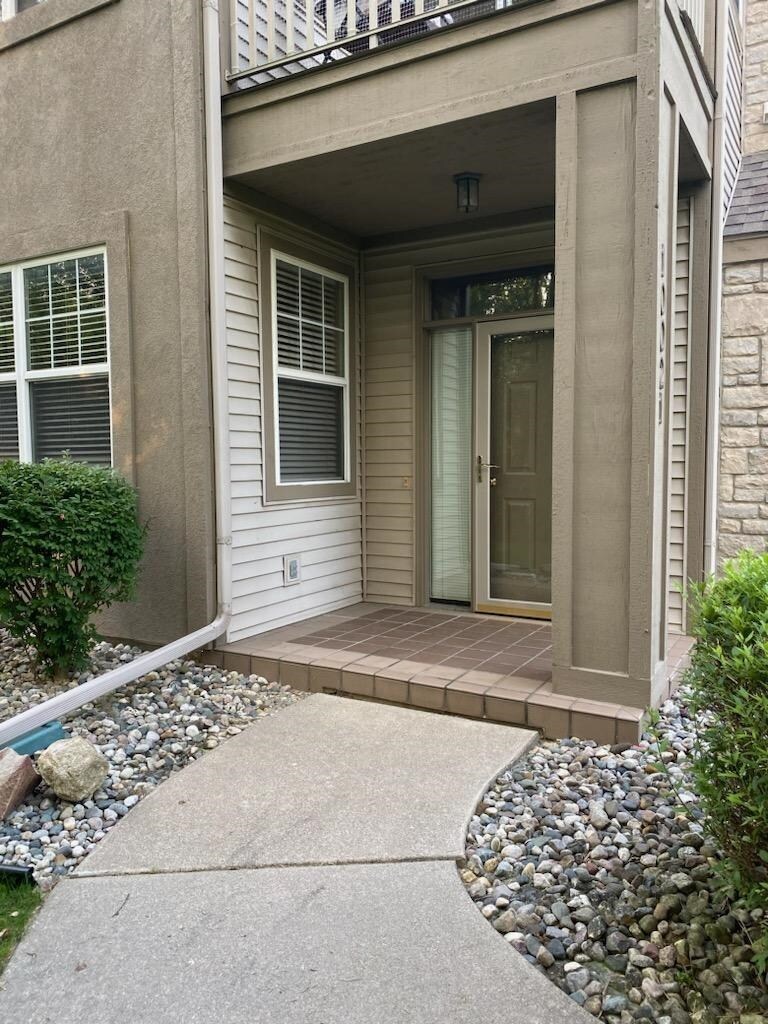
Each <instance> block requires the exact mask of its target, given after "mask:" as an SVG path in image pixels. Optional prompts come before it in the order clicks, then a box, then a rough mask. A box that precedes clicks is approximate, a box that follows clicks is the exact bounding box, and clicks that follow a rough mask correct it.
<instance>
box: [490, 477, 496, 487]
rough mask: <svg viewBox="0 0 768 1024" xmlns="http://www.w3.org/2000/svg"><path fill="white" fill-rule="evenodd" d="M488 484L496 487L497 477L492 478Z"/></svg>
mask: <svg viewBox="0 0 768 1024" xmlns="http://www.w3.org/2000/svg"><path fill="white" fill-rule="evenodd" d="M488 483H489V484H490V485H491V487H495V486H496V477H495V476H492V477H491V479H490V480H489V481H488Z"/></svg>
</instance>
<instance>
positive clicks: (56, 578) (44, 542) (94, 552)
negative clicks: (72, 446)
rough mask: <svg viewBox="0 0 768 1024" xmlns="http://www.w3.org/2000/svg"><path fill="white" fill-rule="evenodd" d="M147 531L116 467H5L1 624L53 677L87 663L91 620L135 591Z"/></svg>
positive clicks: (0, 518)
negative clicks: (35, 653) (25, 645)
mask: <svg viewBox="0 0 768 1024" xmlns="http://www.w3.org/2000/svg"><path fill="white" fill-rule="evenodd" d="M143 535H144V531H143V529H142V528H141V527H140V525H139V522H138V518H137V504H136V494H135V492H134V490H133V488H131V487H130V486H129V485H128V484H127V483H126V482H125V481H124V480H123V479H122V478H121V477H119V476H118V475H117V474H116V473H114V472H113V471H112V470H108V469H99V468H96V467H94V466H87V465H84V464H82V463H77V462H70V461H69V460H63V461H56V462H53V461H51V462H42V463H38V464H23V463H17V462H3V463H0V624H2V625H3V626H4V627H5V629H7V630H8V632H9V633H10V634H11V635H12V636H14V637H16V638H17V639H18V640H21V641H22V642H23V643H25V644H29V645H31V646H33V647H34V648H35V650H36V651H37V657H38V662H39V663H40V665H41V666H43V667H44V668H46V669H47V670H49V671H51V672H53V673H54V674H61V673H63V672H65V671H68V670H69V671H71V670H75V669H79V668H82V666H83V665H84V664H85V662H86V660H87V656H88V652H89V650H90V648H91V646H92V644H93V642H94V640H95V639H96V633H95V630H94V626H93V623H92V622H91V617H92V616H93V615H95V614H96V612H98V611H99V610H101V609H103V608H106V607H108V606H109V605H110V604H112V603H113V602H114V601H126V600H129V599H130V598H131V597H132V596H133V590H134V586H135V583H136V577H137V567H138V562H139V559H140V557H141V552H142V546H143Z"/></svg>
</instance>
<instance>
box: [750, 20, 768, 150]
mask: <svg viewBox="0 0 768 1024" xmlns="http://www.w3.org/2000/svg"><path fill="white" fill-rule="evenodd" d="M744 37H745V38H744V43H745V47H744V50H745V54H744V101H745V102H744V152H745V153H760V152H762V151H763V150H764V149H768V124H764V122H763V104H764V103H768V0H747V10H746V16H745V26H744Z"/></svg>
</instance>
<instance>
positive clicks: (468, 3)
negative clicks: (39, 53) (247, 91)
mask: <svg viewBox="0 0 768 1024" xmlns="http://www.w3.org/2000/svg"><path fill="white" fill-rule="evenodd" d="M545 2H549V0H292V2H291V0H230V4H231V8H230V9H231V37H230V46H231V50H230V52H231V54H232V57H231V65H232V66H231V68H230V70H229V72H228V74H227V80H228V81H229V83H230V86H231V88H233V89H236V88H238V87H243V86H253V85H263V84H266V83H268V82H271V81H274V80H276V79H279V78H285V77H286V76H289V75H293V74H297V73H300V72H305V71H312V70H316V69H318V68H320V67H323V66H324V65H328V64H331V63H335V62H337V61H342V60H347V59H350V58H354V57H360V56H363V55H365V54H366V53H370V52H371V51H372V50H375V49H380V48H381V47H385V46H394V45H398V44H402V43H406V42H408V41H410V40H413V39H418V38H421V37H423V36H424V35H427V34H428V33H433V32H442V31H446V30H449V29H451V28H453V27H456V26H457V25H461V24H465V23H466V22H468V21H473V20H477V19H480V18H488V17H493V16H494V15H495V14H498V13H501V12H503V11H506V10H509V9H510V8H517V7H526V6H529V5H531V4H534V3H545ZM702 2H703V0H702Z"/></svg>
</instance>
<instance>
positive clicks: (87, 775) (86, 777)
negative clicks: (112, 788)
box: [37, 736, 109, 802]
mask: <svg viewBox="0 0 768 1024" xmlns="http://www.w3.org/2000/svg"><path fill="white" fill-rule="evenodd" d="M37 769H38V771H39V772H40V774H41V775H42V777H43V779H44V781H45V782H46V783H47V784H48V785H49V786H50V787H51V789H52V790H53V791H54V793H55V794H56V796H58V797H60V798H61V799H62V800H73V801H75V802H79V801H81V800H87V799H88V798H89V797H91V796H93V794H94V793H95V792H96V790H97V789H99V787H100V786H101V784H102V783H103V782H104V780H105V779H106V777H107V773H108V771H109V762H108V761H107V759H106V757H104V755H103V754H101V753H100V752H99V751H98V750H96V748H95V747H94V746H93V744H91V743H89V742H88V740H86V739H83V737H82V736H73V737H71V738H70V739H66V740H57V741H56V742H55V743H52V744H51V745H50V747H48V749H47V750H44V751H43V752H42V753H41V754H40V755H39V756H38V759H37Z"/></svg>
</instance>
